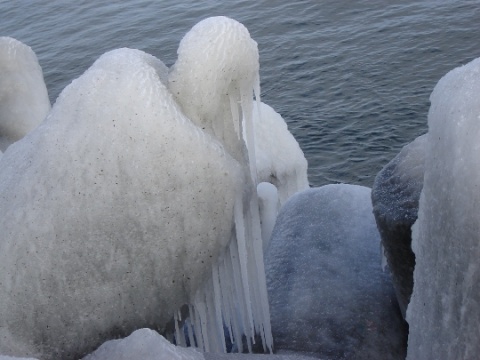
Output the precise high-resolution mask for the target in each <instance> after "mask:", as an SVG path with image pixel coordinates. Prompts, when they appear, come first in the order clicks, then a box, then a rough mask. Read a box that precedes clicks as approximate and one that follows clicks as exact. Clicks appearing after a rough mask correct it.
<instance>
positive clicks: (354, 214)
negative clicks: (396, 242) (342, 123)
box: [265, 184, 407, 360]
mask: <svg viewBox="0 0 480 360" xmlns="http://www.w3.org/2000/svg"><path fill="white" fill-rule="evenodd" d="M379 245H380V236H379V234H378V231H377V228H376V225H375V219H374V217H373V215H372V205H371V201H370V189H369V188H366V187H362V186H356V185H344V184H339V185H327V186H323V187H320V188H312V189H309V190H306V191H303V192H300V193H297V194H296V195H294V196H292V197H291V198H290V200H288V201H287V203H286V204H285V205H284V207H283V208H282V209H281V210H280V213H279V215H278V217H277V222H276V223H275V227H274V230H273V234H272V238H271V241H270V245H269V247H268V250H267V252H266V255H265V256H266V258H265V270H266V272H267V285H268V295H269V301H270V310H271V314H272V333H273V336H274V345H275V349H276V350H277V351H286V350H289V351H299V352H300V351H303V352H307V353H313V354H315V356H316V357H319V358H325V359H352V360H353V359H355V360H358V359H369V360H371V359H378V360H386V359H398V360H399V359H404V358H405V353H406V337H407V329H406V324H405V323H404V321H403V319H402V316H401V313H400V310H399V308H398V304H397V302H396V299H395V292H394V289H393V287H392V284H391V280H390V276H389V274H388V273H384V272H383V271H382V269H381V266H380V254H379V251H378V250H379Z"/></svg>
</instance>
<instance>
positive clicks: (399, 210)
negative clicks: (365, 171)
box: [372, 135, 426, 317]
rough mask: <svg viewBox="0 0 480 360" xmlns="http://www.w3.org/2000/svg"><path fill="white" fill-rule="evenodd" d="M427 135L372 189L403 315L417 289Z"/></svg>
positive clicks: (403, 153) (386, 170)
mask: <svg viewBox="0 0 480 360" xmlns="http://www.w3.org/2000/svg"><path fill="white" fill-rule="evenodd" d="M425 144H426V135H422V136H419V137H418V138H417V139H415V140H414V141H413V142H411V143H410V144H408V145H406V146H405V147H404V148H403V149H402V150H401V151H400V153H399V154H398V155H397V156H396V157H395V158H394V159H393V160H392V161H390V162H389V163H388V164H387V165H386V166H385V167H384V168H383V169H382V170H381V171H380V172H379V173H378V175H377V176H376V178H375V183H374V184H373V188H372V204H373V214H374V215H375V220H376V222H377V226H378V230H379V232H380V236H381V237H382V244H383V248H384V252H385V255H386V260H387V262H388V265H389V267H390V269H391V271H392V280H393V285H394V287H395V292H396V294H397V298H398V302H399V305H400V309H401V310H402V314H403V316H404V317H405V312H406V309H407V305H408V302H409V301H410V296H411V294H412V290H413V269H414V267H415V255H414V254H413V251H412V247H411V243H412V231H411V227H412V225H413V223H414V222H415V220H417V213H418V200H419V198H420V192H421V191H422V187H423V173H424V163H425Z"/></svg>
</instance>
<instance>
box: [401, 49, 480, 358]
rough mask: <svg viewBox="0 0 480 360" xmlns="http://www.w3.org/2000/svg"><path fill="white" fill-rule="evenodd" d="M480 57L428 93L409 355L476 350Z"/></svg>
mask: <svg viewBox="0 0 480 360" xmlns="http://www.w3.org/2000/svg"><path fill="white" fill-rule="evenodd" d="M479 94H480V58H478V59H476V60H474V61H472V62H470V63H469V64H467V65H464V66H462V67H459V68H456V69H454V70H452V71H450V72H449V73H448V74H447V75H445V76H444V77H443V78H442V79H441V80H440V81H439V82H438V84H437V85H436V87H435V88H434V90H433V92H432V95H431V96H430V101H431V107H430V111H429V114H428V135H427V144H426V156H425V177H424V185H423V190H422V193H421V196H420V203H419V211H418V220H417V221H416V223H415V224H414V225H413V228H412V248H413V251H414V253H415V257H416V265H415V271H414V287H413V294H412V298H411V301H410V304H409V306H408V309H407V320H408V323H409V325H410V335H409V340H408V357H407V358H408V359H411V360H416V359H422V360H424V359H425V360H428V359H445V360H449V359H451V360H453V359H466V360H468V359H472V360H473V359H478V356H479V354H480V342H479V333H480V262H479V259H480V211H479V205H480V191H479V189H480V157H479V156H478V154H479V152H480V141H479V140H480V101H479Z"/></svg>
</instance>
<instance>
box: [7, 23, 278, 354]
mask: <svg viewBox="0 0 480 360" xmlns="http://www.w3.org/2000/svg"><path fill="white" fill-rule="evenodd" d="M210 28H212V29H210ZM236 32H238V34H235V33H236ZM189 34H190V33H189ZM189 34H187V36H186V37H185V39H186V40H184V41H182V44H181V46H180V49H179V60H178V63H177V64H176V65H175V68H174V70H173V72H172V73H171V74H170V75H171V76H172V77H173V79H176V80H172V81H171V79H170V78H169V79H167V75H166V74H167V69H166V68H165V66H164V65H163V64H162V63H161V62H160V61H159V60H158V59H156V58H154V57H152V56H150V55H147V54H145V53H143V52H141V51H138V50H130V49H120V50H115V51H112V52H109V53H107V54H105V55H103V56H102V57H101V58H100V59H98V60H97V61H96V62H95V64H94V65H93V66H92V67H91V68H90V69H89V70H87V72H86V73H85V74H84V75H82V76H81V77H80V78H79V79H77V80H75V81H73V82H72V84H71V85H69V86H68V87H67V88H66V89H65V90H64V91H63V92H62V93H61V94H60V96H59V98H58V100H57V102H56V104H55V106H54V107H53V109H52V111H51V112H50V114H49V116H48V117H47V119H46V120H45V121H44V122H43V123H42V125H40V126H39V127H38V128H37V129H36V130H35V131H34V132H31V133H30V134H29V135H28V136H26V137H25V138H24V139H22V140H21V141H19V142H17V143H16V144H13V145H12V146H11V147H10V148H9V151H8V152H7V153H6V154H4V155H3V157H2V159H1V166H2V172H1V174H0V213H1V214H2V217H1V219H0V229H1V232H2V242H1V243H0V283H1V286H2V292H1V293H0V353H2V354H6V355H9V354H15V355H20V356H40V357H41V358H42V359H59V358H61V359H69V358H78V357H80V356H83V355H85V354H86V353H87V352H89V351H91V350H93V349H94V348H95V347H97V346H98V345H100V344H101V343H102V342H103V341H105V340H107V339H110V338H112V337H116V336H122V335H123V336H125V335H128V334H130V333H131V332H132V331H133V330H135V329H138V328H141V327H150V328H155V329H159V330H163V329H164V327H165V325H166V323H167V321H168V320H169V319H171V317H172V316H174V320H175V321H174V325H175V326H174V328H175V341H176V342H177V344H186V343H187V342H189V343H190V344H194V345H196V346H199V347H201V348H202V349H203V350H206V351H222V350H223V351H225V339H224V326H225V327H226V328H227V329H228V333H229V336H230V338H231V341H232V342H234V343H235V344H236V346H237V347H238V348H239V349H240V350H241V349H242V343H243V340H244V339H246V343H247V347H248V349H250V350H251V348H252V339H253V338H254V337H255V336H256V335H259V336H260V337H261V339H262V343H263V347H264V350H265V351H266V350H267V349H270V350H271V347H272V338H271V332H270V316H269V309H268V301H267V291H266V283H265V273H264V268H263V252H262V239H261V228H260V217H259V204H258V198H257V191H256V168H255V153H254V149H255V145H254V138H253V127H252V114H251V113H252V111H251V109H252V107H253V105H252V104H253V92H254V89H255V90H256V92H257V94H258V93H259V84H258V52H257V47H256V43H255V42H254V41H253V40H252V39H250V37H249V35H248V31H246V29H245V27H243V25H241V24H239V23H238V22H236V21H234V20H231V19H228V18H224V17H219V18H214V19H207V20H205V21H203V22H201V23H199V24H198V25H196V26H195V27H194V28H193V29H192V34H193V35H189ZM195 34H196V36H197V38H198V39H197V40H198V41H194V40H195ZM237 35H239V36H237ZM205 36H213V37H211V38H210V41H207V43H208V44H209V45H211V47H210V48H204V47H202V51H201V52H200V53H201V54H202V55H204V56H202V57H199V56H198V54H199V53H197V54H195V53H194V52H195V51H197V50H198V49H197V48H196V47H195V46H196V45H197V44H198V42H202V41H204V37H205ZM192 37H193V40H192ZM224 37H226V38H227V39H228V41H223V40H222V39H224ZM189 39H190V40H189ZM234 41H238V42H237V43H236V44H232V42H234ZM222 46H225V49H224V48H223V47H222ZM230 48H231V49H230ZM229 49H230V50H232V49H237V50H238V49H243V51H245V53H246V54H247V55H246V56H244V57H243V58H242V59H241V60H242V61H240V63H239V62H238V56H241V54H242V50H239V52H237V53H235V56H233V57H232V56H230V57H229V56H222V55H221V54H223V55H226V54H229V53H230V50H229ZM207 50H208V51H207ZM226 50H227V52H226V53H225V51H226ZM219 54H220V55H219ZM195 58H203V60H204V67H202V66H200V65H198V64H196V65H195V66H197V65H198V66H197V67H195V66H193V65H192V67H189V66H186V67H185V68H183V70H182V71H185V72H187V73H189V72H191V71H193V70H195V71H197V72H198V73H197V78H196V81H197V82H198V83H200V84H204V83H205V84H210V86H211V87H210V88H209V87H200V88H199V89H197V92H193V93H189V92H187V93H182V92H181V91H180V90H179V91H177V92H175V99H176V100H177V101H178V102H179V103H180V105H181V106H179V105H178V103H177V101H175V99H174V97H173V96H172V94H171V92H170V91H169V90H168V89H167V88H166V85H165V84H167V82H168V84H169V86H170V85H172V84H173V83H175V81H178V83H177V84H181V83H182V81H183V80H182V79H186V80H185V81H187V83H188V81H190V80H192V79H190V78H189V76H187V75H182V74H181V72H180V69H181V65H182V64H184V62H185V61H186V62H187V63H188V59H195ZM211 59H217V60H218V59H220V60H221V62H217V68H211V67H209V66H210V64H209V62H210V61H211ZM188 64H190V63H188ZM237 67H240V70H238V68H237ZM202 69H210V70H212V71H219V73H218V74H219V76H217V77H216V78H215V76H213V78H215V79H214V80H215V81H211V80H212V79H210V77H212V74H211V73H210V72H209V71H204V70H202ZM229 72H230V73H231V74H230V75H228V73H229ZM175 74H176V76H177V77H175V76H174V75H175ZM224 74H227V75H225V76H224ZM219 77H220V78H221V80H218V78H219ZM189 79H190V80H189ZM194 79H195V78H194ZM204 79H205V81H204ZM174 88H175V86H174V85H172V89H174ZM203 91H207V92H208V94H210V96H208V97H206V98H204V97H203ZM182 94H183V95H182ZM197 97H198V98H199V99H200V100H198V99H197ZM190 100H192V101H193V102H192V103H191V104H190ZM197 100H198V101H197ZM185 113H186V114H187V115H188V116H189V117H190V118H189V117H187V116H186V115H185ZM243 126H245V128H246V134H247V141H246V143H245V141H244V140H243V137H242V136H241V134H242V128H243ZM184 304H189V305H188V314H189V316H190V318H189V319H187V320H186V319H185V311H184V312H181V311H178V312H177V311H176V310H177V309H180V307H181V306H182V305H184ZM185 308H186V307H183V309H185ZM184 325H186V329H188V336H187V337H186V338H185V333H184V332H183V331H182V330H180V327H181V326H184ZM193 334H194V336H193Z"/></svg>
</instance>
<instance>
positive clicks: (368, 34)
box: [0, 0, 480, 186]
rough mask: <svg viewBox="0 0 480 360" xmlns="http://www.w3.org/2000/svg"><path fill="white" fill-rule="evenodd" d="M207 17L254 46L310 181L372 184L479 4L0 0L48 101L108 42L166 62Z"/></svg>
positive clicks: (463, 52) (467, 31) (475, 41)
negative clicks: (233, 24)
mask: <svg viewBox="0 0 480 360" xmlns="http://www.w3.org/2000/svg"><path fill="white" fill-rule="evenodd" d="M214 15H226V16H229V17H232V18H234V19H236V20H238V21H240V22H242V23H243V24H244V25H245V26H246V27H247V28H248V29H249V31H250V34H251V36H252V38H254V39H255V40H256V41H257V42H258V46H259V51H260V67H261V74H260V75H261V82H262V100H263V101H264V102H266V103H268V104H269V105H271V106H272V107H273V108H274V109H275V110H276V111H277V112H279V113H280V114H281V115H282V116H283V117H284V119H285V120H286V121H287V123H288V125H289V128H290V131H291V132H292V133H293V134H294V136H295V137H296V138H297V140H298V142H299V143H300V146H301V147H302V149H303V151H304V153H305V156H306V157H307V160H308V162H309V179H310V182H311V184H312V185H314V186H319V185H323V184H327V183H350V184H360V185H366V186H371V185H372V184H373V180H374V178H375V175H376V174H377V173H378V171H379V170H380V169H381V168H382V167H383V166H384V165H385V164H386V163H387V162H388V161H389V160H390V159H391V158H393V157H394V156H395V155H396V153H398V151H399V150H400V149H401V147H402V146H403V145H405V144H407V143H409V142H410V141H412V140H413V139H414V138H415V137H417V136H419V135H421V134H422V133H424V132H426V130H427V113H428V108H429V95H430V93H431V91H432V89H433V87H434V86H435V84H436V83H437V81H438V80H439V79H440V78H441V77H442V76H443V75H444V74H445V73H447V72H448V71H449V70H451V69H453V68H454V67H457V66H459V65H462V64H465V63H467V62H469V61H471V60H473V59H474V58H476V57H479V56H480V1H478V0H476V1H459V0H451V1H445V0H425V1H418V0H417V1H414V0H401V1H396V2H392V1H390V0H355V1H351V0H336V1H334V0H330V1H318V0H317V1H315V0H311V1H307V0H305V1H273V0H263V1H262V0H260V1H224V0H209V1H184V0H161V1H146V0H128V1H122V2H120V1H116V2H115V1H93V0H91V1H86V0H83V1H67V0H58V1H50V0H42V1H25V0H22V1H7V0H4V1H2V0H0V36H11V37H14V38H16V39H18V40H20V41H22V42H24V43H26V44H28V45H30V46H31V47H32V48H33V50H34V51H35V52H36V53H37V56H38V58H39V61H40V64H41V66H42V68H43V71H44V74H45V81H46V83H47V87H48V89H49V93H50V98H51V101H52V103H53V102H54V101H55V99H56V97H57V96H58V94H59V93H60V91H61V90H62V89H63V88H64V87H65V86H66V85H68V84H69V83H70V82H71V81H72V80H73V79H74V78H76V77H78V76H79V75H81V74H82V73H83V72H84V71H85V70H86V69H87V68H88V67H89V66H90V65H91V64H92V63H93V62H94V61H95V60H96V59H97V58H98V57H99V56H100V55H101V54H102V53H104V52H105V51H108V50H111V49H115V48H119V47H130V48H137V49H141V50H144V51H146V52H148V53H151V54H153V55H155V56H157V57H159V58H160V59H161V60H163V61H164V62H165V63H166V64H167V65H171V64H173V62H174V61H175V59H176V49H177V47H178V43H179V42H180V40H181V38H182V37H183V35H184V34H185V33H186V32H187V31H188V30H189V29H190V28H191V27H192V26H193V25H194V24H196V23H197V22H198V21H200V20H201V19H203V18H205V17H208V16H214Z"/></svg>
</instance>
